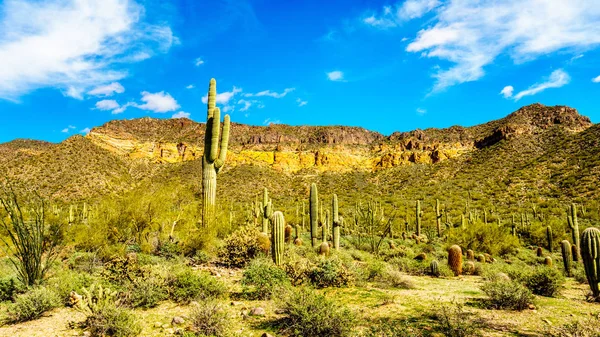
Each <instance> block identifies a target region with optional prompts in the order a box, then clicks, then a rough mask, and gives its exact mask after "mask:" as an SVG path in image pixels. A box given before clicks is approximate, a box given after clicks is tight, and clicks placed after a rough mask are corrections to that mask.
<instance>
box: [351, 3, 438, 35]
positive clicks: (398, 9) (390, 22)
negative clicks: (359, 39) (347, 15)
mask: <svg viewBox="0 0 600 337" xmlns="http://www.w3.org/2000/svg"><path fill="white" fill-rule="evenodd" d="M439 5H440V1H438V0H407V1H404V2H402V3H399V4H397V5H395V6H384V7H383V9H382V11H381V13H379V14H370V15H365V16H364V18H363V19H362V21H363V23H365V24H367V25H369V26H373V27H376V28H381V29H387V28H393V27H397V26H399V25H401V24H402V23H403V22H405V21H408V20H410V19H416V18H420V17H422V16H423V15H425V14H426V13H428V12H431V11H432V10H433V9H434V8H436V7H438V6H439Z"/></svg>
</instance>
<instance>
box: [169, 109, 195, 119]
mask: <svg viewBox="0 0 600 337" xmlns="http://www.w3.org/2000/svg"><path fill="white" fill-rule="evenodd" d="M190 115H191V114H190V113H189V112H185V111H179V112H178V113H175V114H173V116H171V118H190Z"/></svg>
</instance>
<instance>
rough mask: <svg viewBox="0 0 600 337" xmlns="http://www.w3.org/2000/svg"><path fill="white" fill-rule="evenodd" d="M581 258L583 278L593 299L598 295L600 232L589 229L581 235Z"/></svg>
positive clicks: (595, 229)
mask: <svg viewBox="0 0 600 337" xmlns="http://www.w3.org/2000/svg"><path fill="white" fill-rule="evenodd" d="M581 241H582V242H581V258H582V260H583V267H584V269H585V276H586V277H587V280H588V283H589V285H590V288H591V290H592V294H593V295H594V297H598V295H600V289H599V288H598V281H599V280H600V230H598V229H597V228H594V227H590V228H588V229H586V230H584V231H583V233H582V234H581Z"/></svg>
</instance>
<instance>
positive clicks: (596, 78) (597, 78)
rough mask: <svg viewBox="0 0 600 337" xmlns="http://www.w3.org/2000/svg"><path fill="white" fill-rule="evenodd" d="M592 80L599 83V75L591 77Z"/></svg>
mask: <svg viewBox="0 0 600 337" xmlns="http://www.w3.org/2000/svg"><path fill="white" fill-rule="evenodd" d="M592 82H594V83H600V76H597V77H594V78H592Z"/></svg>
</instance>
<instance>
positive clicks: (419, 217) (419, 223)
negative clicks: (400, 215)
mask: <svg viewBox="0 0 600 337" xmlns="http://www.w3.org/2000/svg"><path fill="white" fill-rule="evenodd" d="M415 215H416V218H417V220H416V222H415V223H416V226H417V230H416V231H417V236H421V217H422V216H423V213H421V201H419V200H417V206H416V209H415Z"/></svg>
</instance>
